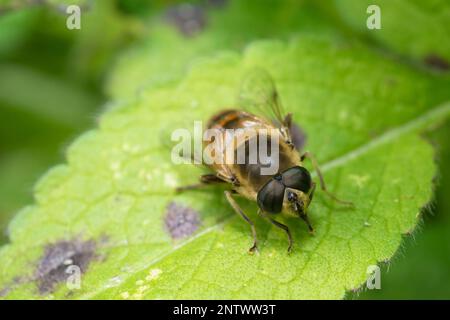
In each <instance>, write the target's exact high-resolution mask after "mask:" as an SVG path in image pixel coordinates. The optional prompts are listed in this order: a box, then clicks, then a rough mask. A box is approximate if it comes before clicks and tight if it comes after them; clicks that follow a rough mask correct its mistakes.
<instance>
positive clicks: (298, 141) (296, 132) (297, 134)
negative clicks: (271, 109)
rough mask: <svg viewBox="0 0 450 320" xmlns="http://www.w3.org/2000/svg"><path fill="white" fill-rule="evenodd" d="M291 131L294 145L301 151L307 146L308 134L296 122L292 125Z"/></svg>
mask: <svg viewBox="0 0 450 320" xmlns="http://www.w3.org/2000/svg"><path fill="white" fill-rule="evenodd" d="M290 130H291V135H292V143H293V144H294V146H295V149H297V150H299V151H300V150H301V149H303V147H304V146H305V143H306V133H305V132H304V131H303V130H302V129H301V128H300V126H298V125H297V124H296V123H294V122H292V123H291V127H290Z"/></svg>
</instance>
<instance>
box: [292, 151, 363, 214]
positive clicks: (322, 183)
mask: <svg viewBox="0 0 450 320" xmlns="http://www.w3.org/2000/svg"><path fill="white" fill-rule="evenodd" d="M305 159H309V160H310V161H311V163H312V165H313V167H314V170H315V171H316V172H317V176H318V177H319V182H320V188H321V189H322V191H323V192H325V194H326V195H327V196H329V197H330V198H331V199H333V200H334V201H336V202H338V203H341V204H344V205H347V206H352V207H353V206H354V205H353V202H351V201H344V200H340V199H339V198H337V197H336V196H335V195H334V194H333V193H331V192H330V191H328V189H327V186H326V185H325V180H324V179H323V176H322V172H321V171H320V168H319V164H318V163H317V160H316V157H314V155H313V154H312V153H310V152H305V153H304V154H303V155H302V156H301V158H300V160H301V161H304V160H305Z"/></svg>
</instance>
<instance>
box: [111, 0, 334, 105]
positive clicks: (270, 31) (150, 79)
mask: <svg viewBox="0 0 450 320" xmlns="http://www.w3.org/2000/svg"><path fill="white" fill-rule="evenodd" d="M200 8H201V10H202V12H203V15H204V16H205V20H206V23H205V26H204V27H203V28H202V29H201V30H199V31H198V32H197V33H196V34H194V35H191V36H187V35H185V34H183V33H182V32H180V31H179V28H177V27H176V26H174V24H169V23H168V19H165V20H163V19H162V17H161V16H164V14H166V12H163V13H161V14H159V15H155V16H156V17H154V18H153V19H151V20H150V24H149V26H148V28H147V29H148V30H150V32H149V35H148V36H147V37H145V38H144V39H143V40H142V41H141V42H140V43H138V44H137V45H134V46H133V47H132V48H131V49H130V50H126V51H125V52H124V53H123V54H122V55H121V56H120V57H119V59H118V61H117V63H116V65H115V67H114V68H113V69H112V71H111V72H110V76H109V77H108V79H107V83H106V88H105V91H106V92H107V93H108V95H109V96H110V97H111V98H113V99H114V100H127V99H130V98H131V99H134V97H135V95H136V93H139V92H140V91H142V90H144V89H148V88H150V87H152V86H155V85H161V84H163V83H166V82H168V81H173V80H174V79H178V78H179V77H181V76H183V75H184V74H185V72H186V71H187V70H188V69H189V66H190V65H191V64H192V63H195V61H197V60H199V59H201V57H202V56H204V55H208V54H211V53H213V52H216V51H218V50H236V51H240V50H242V49H243V47H244V46H245V45H246V44H248V43H249V42H250V41H252V40H255V39H267V38H276V39H287V38H288V37H290V36H292V34H294V33H296V32H300V31H301V32H308V31H311V30H314V31H315V32H318V31H321V32H324V33H327V32H333V31H332V30H333V27H332V26H331V25H330V24H329V23H327V22H326V21H324V19H322V16H321V12H320V11H319V10H317V8H315V7H314V6H313V5H312V4H311V1H300V2H298V1H278V0H265V1H236V0H233V1H231V0H230V1H228V2H227V4H226V5H225V6H224V8H220V9H217V8H205V7H200ZM161 20H163V21H161ZM162 22H163V23H162ZM274 26H276V27H274ZM199 57H200V58H199ZM143 70H145V71H144V72H143Z"/></svg>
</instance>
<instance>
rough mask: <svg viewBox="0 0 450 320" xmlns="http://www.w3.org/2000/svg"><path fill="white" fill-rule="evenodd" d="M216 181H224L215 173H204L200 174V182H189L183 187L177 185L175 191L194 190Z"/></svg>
mask: <svg viewBox="0 0 450 320" xmlns="http://www.w3.org/2000/svg"><path fill="white" fill-rule="evenodd" d="M218 183H225V181H223V180H222V179H220V178H219V177H217V176H216V175H215V174H204V175H201V176H200V182H199V183H194V184H190V185H187V186H183V187H178V188H176V189H175V190H176V192H182V191H186V190H196V189H201V188H204V187H207V186H210V185H213V184H218Z"/></svg>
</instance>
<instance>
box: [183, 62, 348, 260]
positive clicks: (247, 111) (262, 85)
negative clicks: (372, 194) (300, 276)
mask: <svg viewBox="0 0 450 320" xmlns="http://www.w3.org/2000/svg"><path fill="white" fill-rule="evenodd" d="M239 106H240V107H241V110H238V109H227V110H222V111H220V112H218V113H217V114H215V115H213V116H212V117H211V118H210V120H209V121H208V123H207V126H206V129H208V130H215V131H216V132H218V133H219V136H220V139H219V140H221V141H222V142H223V143H221V144H219V145H220V146H221V147H219V148H218V149H216V154H217V153H225V151H227V150H229V149H230V146H231V149H232V150H233V152H234V158H233V159H234V161H233V162H232V163H230V162H226V161H225V162H217V161H216V162H213V163H211V164H208V165H207V166H208V167H209V168H210V169H211V171H213V172H214V173H210V174H204V175H202V176H201V177H200V183H197V184H193V185H188V186H184V187H179V188H177V190H178V191H183V190H190V189H197V188H201V187H204V186H208V185H213V184H226V185H227V186H228V188H227V190H226V191H225V197H226V199H227V200H228V202H229V203H230V205H231V207H232V208H233V209H234V211H236V213H237V214H239V215H240V216H241V217H242V218H243V219H244V220H245V221H246V222H247V223H248V224H249V225H250V227H251V231H252V236H253V245H252V246H251V248H250V249H249V252H250V253H253V252H255V251H257V249H258V247H257V245H258V241H257V234H256V229H255V226H254V223H253V222H252V221H251V220H250V218H249V217H248V216H247V215H246V214H245V213H244V211H243V210H242V209H241V208H240V207H239V205H238V203H237V202H236V201H235V199H234V196H236V195H241V196H243V197H245V198H247V199H249V200H251V201H255V202H256V203H257V204H258V214H259V215H260V216H261V217H263V218H265V219H267V220H268V221H269V222H270V223H272V224H273V225H275V226H276V227H277V228H280V229H282V230H283V231H284V232H285V233H286V234H287V237H288V240H289V245H288V252H289V253H290V252H291V249H292V243H293V241H292V236H291V232H290V230H289V228H288V227H287V226H286V225H284V224H282V223H280V222H278V221H277V220H275V219H274V217H275V216H276V215H277V214H280V213H284V214H287V215H291V216H295V217H298V218H300V219H302V220H303V221H304V222H305V223H306V225H307V226H308V229H309V231H310V233H313V231H314V229H313V227H312V225H311V223H310V221H309V219H308V215H307V211H308V207H309V205H310V203H311V201H312V199H313V196H314V191H315V189H316V183H315V182H314V181H313V180H312V178H311V174H310V172H309V171H308V170H307V169H306V168H305V167H304V166H303V162H304V160H306V159H308V160H310V161H311V163H312V165H313V167H314V170H315V171H316V173H317V176H318V178H319V183H320V187H321V189H322V190H323V191H324V192H325V193H326V194H327V195H328V196H330V197H331V198H332V199H334V200H335V201H338V202H341V203H343V204H349V205H351V203H350V202H346V201H341V200H339V199H337V198H336V197H335V196H334V195H333V194H331V193H330V192H329V191H328V190H327V188H326V186H325V182H324V179H323V177H322V174H321V172H320V169H319V166H318V164H317V161H316V159H315V157H314V156H313V155H312V154H311V153H309V152H305V153H303V154H300V153H299V151H298V150H297V149H296V148H295V146H294V143H293V140H292V136H291V128H292V114H290V113H284V111H283V109H282V105H281V102H280V99H279V96H278V92H277V90H276V88H275V85H274V82H273V81H272V78H271V77H270V75H269V74H268V73H267V72H266V71H264V70H263V69H255V70H253V72H251V73H249V74H248V75H247V77H245V78H244V80H243V81H242V84H241V89H240V92H239ZM230 131H231V132H233V133H234V134H232V135H231V138H230V134H229V132H230ZM216 137H217V136H216ZM264 138H265V139H264ZM269 138H270V139H269ZM274 138H275V139H274ZM269 140H270V141H269ZM255 145H256V146H257V147H256V149H255V148H253V150H252V148H251V146H255ZM205 147H206V146H204V148H205ZM262 147H264V148H265V149H268V150H267V157H265V158H264V157H261V156H260V151H261V150H260V149H261V148H262ZM240 151H242V152H240ZM238 154H240V155H243V157H240V158H239V157H238V156H237V155H238ZM236 159H238V160H239V159H240V160H243V161H236ZM251 160H253V161H251ZM274 165H275V167H276V170H275V171H274V172H271V173H270V174H262V172H263V170H264V169H268V168H269V167H272V168H273V167H274ZM266 172H267V170H266Z"/></svg>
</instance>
